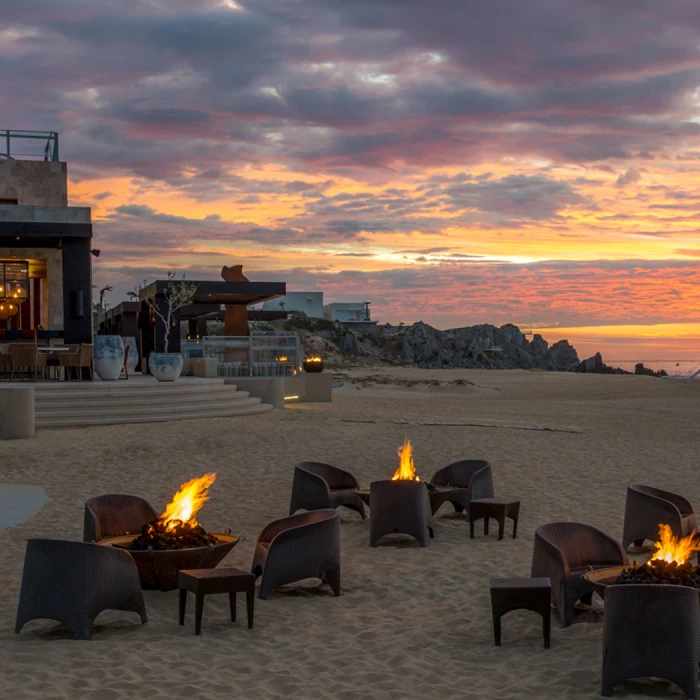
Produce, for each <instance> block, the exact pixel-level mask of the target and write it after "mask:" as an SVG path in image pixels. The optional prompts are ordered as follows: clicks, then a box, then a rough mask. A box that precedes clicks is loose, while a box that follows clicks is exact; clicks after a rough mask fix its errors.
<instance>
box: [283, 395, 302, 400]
mask: <svg viewBox="0 0 700 700" xmlns="http://www.w3.org/2000/svg"><path fill="white" fill-rule="evenodd" d="M298 398H299V397H298V396H285V397H284V400H285V401H291V400H292V399H298Z"/></svg>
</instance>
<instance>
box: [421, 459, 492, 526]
mask: <svg viewBox="0 0 700 700" xmlns="http://www.w3.org/2000/svg"><path fill="white" fill-rule="evenodd" d="M430 481H431V483H433V484H435V485H436V486H454V487H456V488H455V489H454V491H452V492H451V493H449V494H445V495H444V496H441V495H437V494H433V496H432V504H433V514H435V513H436V512H437V510H438V508H440V506H441V505H442V504H443V503H445V502H446V501H449V502H450V503H451V504H452V506H453V508H454V509H455V512H457V513H461V512H462V511H464V510H466V511H467V518H469V502H470V501H472V500H476V499H477V498H493V496H494V493H493V476H492V474H491V465H490V464H489V463H488V462H486V461H485V460H482V459H463V460H461V461H459V462H452V464H448V465H447V466H446V467H443V468H442V469H438V470H437V471H436V472H435V474H433V478H432V479H431V480H430Z"/></svg>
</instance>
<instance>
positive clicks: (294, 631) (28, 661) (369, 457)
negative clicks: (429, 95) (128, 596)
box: [0, 368, 700, 700]
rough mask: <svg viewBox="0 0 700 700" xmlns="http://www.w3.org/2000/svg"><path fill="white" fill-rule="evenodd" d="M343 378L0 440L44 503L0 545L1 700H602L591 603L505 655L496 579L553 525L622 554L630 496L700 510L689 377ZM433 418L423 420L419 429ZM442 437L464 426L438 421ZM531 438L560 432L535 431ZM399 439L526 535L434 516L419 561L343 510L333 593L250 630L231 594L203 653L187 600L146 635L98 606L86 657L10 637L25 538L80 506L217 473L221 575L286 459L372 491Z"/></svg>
mask: <svg viewBox="0 0 700 700" xmlns="http://www.w3.org/2000/svg"><path fill="white" fill-rule="evenodd" d="M342 374H343V376H342V378H341V381H344V386H343V387H341V388H340V389H337V390H336V391H335V392H334V402H333V404H306V405H298V406H295V407H293V408H291V407H290V408H287V409H286V410H280V411H274V412H272V413H269V414H264V415H259V416H250V417H244V418H234V419H218V420H201V421H185V422H174V423H164V424H149V425H143V426H137V425H125V426H109V427H93V428H86V429H69V430H46V431H42V432H40V433H39V434H38V435H37V437H36V439H31V440H23V441H14V442H6V443H3V445H2V447H1V448H0V449H1V450H2V451H1V453H0V454H1V455H2V456H1V458H0V482H4V483H18V484H33V485H36V486H41V487H43V488H44V489H46V491H47V493H48V495H49V497H50V501H49V502H48V504H47V505H46V506H45V507H44V509H43V510H42V511H41V512H40V513H38V514H37V515H35V516H34V517H32V518H30V519H28V520H26V521H24V522H22V523H20V524H17V525H14V526H13V527H10V528H9V529H7V530H4V531H0V552H2V560H1V561H2V566H1V567H0V589H1V590H2V596H1V597H0V659H2V661H1V663H0V697H2V698H7V699H8V700H24V699H26V700H47V699H49V698H51V699H53V698H56V699H60V700H63V699H65V700H68V699H69V698H70V699H71V700H81V699H82V698H99V699H100V700H122V699H124V700H126V699H127V698H128V699H135V698H136V699H140V698H144V699H146V698H148V699H149V700H157V699H163V700H165V699H168V700H170V699H174V698H175V699H180V698H182V699H184V698H192V699H194V698H233V697H237V698H249V697H255V698H261V699H262V700H267V699H273V698H324V699H325V698H329V699H335V700H354V699H355V698H367V699H375V700H390V699H391V700H405V699H413V698H416V699H424V700H431V699H433V698H435V699H436V700H437V699H439V700H446V699H449V698H459V699H460V700H469V699H481V698H490V699H496V700H498V699H500V698H514V699H522V700H525V699H526V698H527V699H531V698H553V699H554V698H556V699H557V700H561V699H562V698H598V697H599V689H600V671H601V641H602V622H601V621H602V616H601V610H602V603H601V601H600V600H599V599H596V598H594V606H593V608H592V609H588V610H583V611H581V613H580V614H579V615H578V618H577V619H578V621H577V622H576V623H575V624H574V625H573V626H572V627H570V628H568V629H562V628H561V627H560V625H559V622H558V618H557V617H555V616H553V618H552V625H553V626H552V646H551V649H549V650H545V649H544V648H543V645H542V636H541V619H540V618H539V616H537V615H535V614H534V613H529V612H525V611H516V612H513V613H510V614H509V615H508V616H507V617H505V618H504V620H503V639H502V644H503V645H502V646H501V647H495V646H494V644H493V631H492V626H491V610H490V600H489V579H490V578H491V577H492V576H504V575H514V576H528V575H529V572H530V560H531V554H532V541H533V533H534V530H535V528H536V527H537V526H538V525H540V524H542V523H545V522H548V521H553V520H560V519H564V520H572V521H581V522H587V523H591V524H593V525H595V526H597V527H599V528H602V529H603V530H605V531H606V532H608V533H609V534H611V535H613V536H615V537H617V538H620V537H621V535H622V521H623V514H624V505H625V487H626V486H627V485H628V484H629V483H644V484H650V485H654V486H658V487H661V488H664V489H668V490H670V491H676V492H679V493H682V494H684V495H685V496H686V497H688V498H689V499H690V501H691V502H693V503H695V506H696V509H698V510H700V479H699V478H698V434H699V426H700V381H695V382H693V383H692V384H689V385H685V384H683V382H682V381H678V380H663V379H654V378H648V377H634V376H595V375H577V374H554V373H545V372H528V371H512V372H496V371H494V372H487V371H475V370H471V371H468V370H454V371H452V370H442V371H429V370H426V371H421V370H415V369H371V368H369V369H362V370H351V371H350V370H348V371H344V372H343V373H342ZM367 377H369V379H367ZM363 378H365V379H363ZM416 382H418V383H416ZM431 382H433V383H431ZM434 382H437V384H435V383H434ZM358 420H363V421H376V422H356V421H358ZM397 420H400V421H405V422H404V423H397V422H392V421H397ZM426 422H431V423H435V424H434V425H420V424H419V423H426ZM450 422H451V423H460V422H461V423H471V424H476V425H470V426H462V425H437V424H438V423H450ZM482 426H489V427H482ZM536 427H540V428H550V429H555V430H532V429H528V428H536ZM560 431H561V432H560ZM406 437H408V438H409V439H410V440H411V441H412V443H413V446H414V456H415V461H416V467H417V470H418V473H419V474H420V476H421V477H423V478H424V479H428V478H430V476H431V475H432V474H433V472H434V471H435V470H436V469H438V468H439V467H442V466H444V465H446V464H448V463H449V462H451V461H455V460H458V459H465V458H474V459H477V458H482V459H487V460H489V461H490V462H491V463H492V466H493V473H494V483H495V488H496V495H499V496H504V497H513V498H519V499H520V500H521V502H522V506H521V516H520V524H519V532H518V538H517V539H516V540H513V539H511V538H510V532H511V529H510V528H511V524H510V521H509V522H508V524H507V526H506V538H505V539H504V540H502V541H500V542H499V541H498V539H497V534H496V532H495V531H494V530H497V528H494V527H492V532H491V534H490V535H489V536H488V537H484V536H483V534H482V533H483V530H482V527H481V524H478V525H477V538H476V539H474V540H470V539H469V527H468V524H466V523H465V521H464V520H463V519H459V518H455V517H454V516H453V515H452V513H451V510H452V509H451V507H450V506H449V505H446V506H443V508H442V509H441V510H440V511H439V512H438V514H437V518H436V524H435V534H436V538H435V539H434V540H431V541H430V542H429V545H428V547H426V548H425V549H420V548H418V547H417V546H415V545H414V544H413V543H412V542H409V541H401V542H400V543H399V544H395V543H391V541H389V542H390V543H389V544H386V545H382V546H379V547H377V548H376V549H372V548H370V547H369V546H368V540H369V523H368V521H364V522H363V521H361V520H360V518H359V516H358V515H357V514H355V513H353V512H351V511H346V510H341V514H342V535H341V536H342V588H343V594H342V596H341V597H339V598H333V597H332V595H331V594H330V591H329V589H328V587H327V586H324V585H322V584H320V582H319V581H314V580H310V581H305V582H301V583H300V584H294V585H291V586H287V587H285V588H284V589H281V590H280V591H279V592H276V593H275V594H273V595H271V596H270V598H269V599H268V600H267V601H258V600H257V599H256V606H255V629H253V630H248V629H247V628H246V626H245V616H244V615H241V613H242V612H243V610H244V606H243V601H242V600H241V601H240V602H239V610H240V612H239V621H238V622H237V623H235V624H231V623H230V621H229V620H228V617H227V611H228V608H227V605H228V603H227V600H226V598H225V596H212V597H208V598H207V600H206V603H205V609H204V623H203V629H202V635H201V636H200V637H195V636H194V634H193V628H194V621H193V609H194V605H193V601H190V605H189V606H188V617H187V620H186V626H185V627H179V626H178V624H177V592H175V591H173V592H170V593H160V592H156V591H146V592H145V593H144V595H145V600H146V607H147V610H148V616H149V621H148V623H147V624H146V625H143V626H141V625H140V624H139V622H138V617H137V616H136V615H133V614H129V613H120V612H114V611H107V612H104V613H102V614H101V615H100V617H99V618H98V619H97V622H96V626H95V629H94V633H93V637H92V640H91V641H90V642H75V641H74V640H73V639H72V637H71V635H70V633H69V632H68V631H66V630H65V628H62V627H60V626H58V625H57V624H56V623H53V622H50V621H36V622H32V623H29V624H28V625H27V626H26V627H25V628H24V630H23V631H22V633H21V634H20V635H15V634H14V631H13V629H14V618H15V613H16V605H17V597H18V593H19V585H20V580H21V572H22V561H23V556H24V548H25V542H26V540H27V538H30V537H55V538H66V539H80V538H81V536H82V518H83V504H84V502H85V500H86V499H87V498H89V497H90V496H94V495H98V494H102V493H132V494H138V495H141V496H144V497H146V498H147V499H148V500H149V501H150V502H151V503H152V504H153V505H154V507H155V508H156V510H160V509H162V508H163V507H164V505H165V504H166V503H167V502H168V500H169V499H170V497H171V496H172V495H173V493H174V492H175V491H176V490H177V488H178V486H179V485H180V483H182V482H184V481H186V480H188V479H190V478H191V477H194V476H199V475H201V474H203V473H204V472H207V471H215V472H216V473H217V480H216V483H215V484H214V485H213V487H212V488H211V491H210V495H211V500H210V501H209V502H208V503H207V504H206V505H205V506H204V508H203V510H202V511H201V513H200V521H201V522H202V523H203V524H204V525H205V526H206V527H207V528H208V529H210V530H213V531H220V530H222V529H224V528H227V527H230V528H231V529H232V530H233V532H234V534H239V535H244V536H245V538H246V540H245V542H243V543H241V544H239V545H238V546H237V547H236V548H234V549H233V551H232V552H231V554H230V555H229V556H228V557H227V559H226V560H225V561H224V564H225V565H229V566H237V567H240V568H242V569H248V568H249V567H250V562H251V558H252V552H253V546H254V542H255V538H256V535H257V533H258V532H259V530H260V529H261V528H262V527H263V526H264V525H265V524H266V523H267V522H269V521H270V520H273V519H276V518H279V517H283V516H286V515H287V512H288V504H289V494H290V486H291V480H292V469H293V465H294V464H295V463H296V462H298V461H301V460H319V461H327V462H330V463H331V464H336V465H338V466H340V467H342V468H345V469H348V470H349V471H351V472H353V473H354V474H355V475H356V477H357V478H358V480H359V481H360V483H361V484H362V485H363V486H368V485H369V483H370V481H372V480H375V479H383V478H388V477H390V476H391V474H392V473H393V471H394V469H395V468H396V466H397V459H398V458H397V456H396V450H397V448H398V447H399V446H400V445H401V443H402V442H403V440H404V438H406ZM660 693H661V694H663V696H664V697H682V695H681V694H680V693H679V691H678V690H677V689H676V688H675V687H673V686H671V685H670V684H668V683H666V682H663V681H656V682H652V681H637V682H634V683H629V684H627V686H626V687H625V689H623V688H621V687H618V689H617V692H616V697H627V698H637V697H656V696H658V695H659V694H660Z"/></svg>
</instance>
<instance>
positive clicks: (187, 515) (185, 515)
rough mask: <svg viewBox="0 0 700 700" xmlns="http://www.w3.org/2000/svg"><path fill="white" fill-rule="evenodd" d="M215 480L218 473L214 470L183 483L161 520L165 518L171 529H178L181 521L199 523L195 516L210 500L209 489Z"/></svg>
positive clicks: (191, 523) (194, 524)
mask: <svg viewBox="0 0 700 700" xmlns="http://www.w3.org/2000/svg"><path fill="white" fill-rule="evenodd" d="M215 480H216V474H215V473H214V472H212V473H210V474H205V475H204V476H201V477H199V479H190V480H189V481H187V482H186V483H184V484H182V485H181V486H180V490H179V491H178V492H177V493H176V494H175V495H174V496H173V500H172V501H170V503H168V505H167V506H166V507H165V511H164V512H163V515H161V516H160V518H159V520H165V522H166V528H167V529H168V530H169V531H170V530H174V529H176V528H177V526H178V524H179V523H180V522H186V523H189V524H190V525H193V526H196V525H198V524H199V523H198V522H197V521H196V519H195V517H194V516H195V515H196V514H197V512H198V511H199V509H200V508H201V507H202V506H203V505H204V504H205V503H206V502H207V501H208V500H209V496H208V495H207V491H208V489H209V487H210V486H211V485H212V484H213V483H214V481H215Z"/></svg>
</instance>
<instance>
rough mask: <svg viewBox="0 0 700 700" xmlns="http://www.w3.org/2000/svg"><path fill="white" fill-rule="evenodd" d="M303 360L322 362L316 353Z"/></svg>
mask: <svg viewBox="0 0 700 700" xmlns="http://www.w3.org/2000/svg"><path fill="white" fill-rule="evenodd" d="M304 362H323V360H322V359H321V358H320V357H319V356H318V355H314V356H313V357H309V358H307V359H306V360H304Z"/></svg>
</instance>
